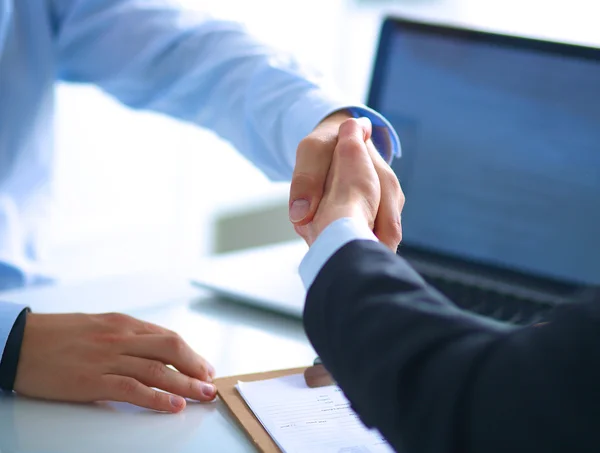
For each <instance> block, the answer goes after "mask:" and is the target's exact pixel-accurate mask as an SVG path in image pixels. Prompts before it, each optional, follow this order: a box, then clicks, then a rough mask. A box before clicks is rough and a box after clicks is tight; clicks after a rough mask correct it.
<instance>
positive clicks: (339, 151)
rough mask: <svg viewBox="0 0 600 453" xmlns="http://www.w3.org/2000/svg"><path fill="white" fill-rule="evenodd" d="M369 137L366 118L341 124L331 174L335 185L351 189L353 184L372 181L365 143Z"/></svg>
mask: <svg viewBox="0 0 600 453" xmlns="http://www.w3.org/2000/svg"><path fill="white" fill-rule="evenodd" d="M370 137H371V122H370V121H369V119H368V118H358V119H349V120H346V121H344V122H343V123H342V125H341V126H340V132H339V136H338V143H337V146H336V149H335V152H334V155H333V162H332V172H333V177H334V181H332V183H333V184H335V183H341V184H343V185H344V186H345V187H348V188H353V187H354V184H355V183H354V182H357V183H359V185H362V184H360V182H363V183H364V182H367V181H369V180H370V179H372V172H373V163H372V159H371V157H370V155H369V150H368V148H367V145H366V141H367V140H368V139H369V138H370Z"/></svg>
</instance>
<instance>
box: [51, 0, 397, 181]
mask: <svg viewBox="0 0 600 453" xmlns="http://www.w3.org/2000/svg"><path fill="white" fill-rule="evenodd" d="M51 4H52V5H53V11H52V13H53V16H54V20H55V22H56V24H57V35H56V36H57V38H56V39H57V53H58V73H59V76H60V77H61V78H62V79H63V80H66V81H71V82H83V83H94V84H96V85H98V86H100V87H101V88H102V89H104V90H105V91H107V92H108V93H110V94H111V95H113V96H114V97H116V98H118V99H119V100H120V101H121V102H123V103H124V104H126V105H128V106H130V107H132V108H136V109H147V110H154V111H157V112H161V113H165V114H168V115H170V116H173V117H176V118H179V119H182V120H184V121H188V122H192V123H194V124H198V125H200V126H202V127H206V128H208V129H211V130H212V131H214V132H215V133H217V134H218V135H219V136H220V137H222V138H224V139H225V140H227V141H229V142H230V143H231V144H232V145H233V146H234V147H235V148H237V149H238V150H239V151H240V152H241V153H242V154H243V155H244V156H245V157H247V158H248V159H249V160H250V161H251V162H253V163H254V164H255V165H256V166H257V167H258V168H260V169H261V170H262V171H263V172H264V173H265V174H266V175H267V176H268V177H270V178H271V179H273V180H289V179H290V178H291V175H292V172H293V167H294V163H295V157H296V149H297V147H298V144H299V142H300V141H301V140H302V139H303V138H304V137H305V136H306V135H308V134H309V133H310V132H311V131H312V130H313V129H314V128H315V127H316V126H317V125H318V124H319V123H320V122H321V121H322V120H323V119H324V118H325V117H327V116H328V115H330V114H331V113H333V112H335V111H338V110H343V109H347V110H350V111H352V112H353V115H355V116H356V115H359V116H360V115H365V116H368V117H369V118H371V121H372V122H373V124H374V126H375V127H374V133H373V139H374V141H375V142H376V146H378V149H379V150H380V152H382V154H383V155H384V157H386V159H387V160H388V161H389V159H391V156H393V155H394V154H395V153H396V154H397V153H399V141H398V138H397V136H396V134H395V132H394V131H393V128H391V126H390V125H389V123H388V122H387V121H386V120H385V119H384V118H383V117H382V116H381V115H379V114H377V113H376V112H373V111H372V110H370V109H368V108H366V107H364V106H361V105H360V103H356V102H353V101H350V100H348V99H346V98H345V97H343V96H341V95H339V94H337V93H335V90H333V89H332V87H329V86H327V87H326V86H325V83H324V80H323V78H322V77H321V76H320V75H319V74H318V73H317V72H315V71H314V70H312V69H310V68H308V67H306V66H303V65H301V64H300V63H299V62H298V61H296V60H295V59H294V58H293V57H291V56H289V55H287V54H285V53H283V52H281V51H278V50H275V49H274V48H272V47H271V46H267V45H265V44H263V43H261V42H259V41H258V40H257V39H255V38H253V37H252V36H251V35H250V34H249V33H248V32H247V31H246V29H245V28H244V27H243V26H241V25H240V24H238V23H235V22H230V21H224V20H218V19H215V18H212V17H210V16H209V15H208V14H206V13H204V12H201V11H196V10H194V9H190V8H188V9H185V7H182V6H181V5H180V3H179V2H177V1H176V0H52V2H51Z"/></svg>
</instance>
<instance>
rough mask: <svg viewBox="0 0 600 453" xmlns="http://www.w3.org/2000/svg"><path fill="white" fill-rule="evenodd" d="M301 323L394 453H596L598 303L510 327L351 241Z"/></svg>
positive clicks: (376, 247) (322, 278)
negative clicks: (537, 322)
mask: <svg viewBox="0 0 600 453" xmlns="http://www.w3.org/2000/svg"><path fill="white" fill-rule="evenodd" d="M304 320H305V327H306V331H307V334H308V336H309V338H310V340H311V342H312V343H313V346H314V347H315V349H316V351H317V352H318V354H319V355H320V357H321V359H322V361H323V363H324V365H325V366H326V368H328V370H329V371H330V372H331V373H332V375H333V377H334V378H335V379H336V381H337V382H338V383H339V385H340V387H341V388H342V389H343V390H344V392H345V393H346V396H347V397H348V399H349V400H350V402H351V403H352V406H353V408H354V409H355V410H356V412H358V414H359V415H360V417H361V418H362V420H363V422H364V423H365V424H366V425H367V426H369V427H376V428H378V429H379V430H380V431H381V433H382V434H383V435H384V436H385V437H386V438H387V439H388V441H389V442H390V443H391V444H392V446H393V447H394V448H395V449H396V450H397V451H401V452H406V453H425V452H427V453H450V452H452V453H516V452H527V453H531V452H541V453H550V452H569V453H571V452H572V453H579V452H596V453H598V452H600V304H599V303H596V304H593V303H588V304H579V305H572V306H569V307H567V308H565V309H563V310H561V311H559V312H557V313H556V314H555V316H554V317H553V319H552V320H551V322H550V323H549V324H547V325H544V326H541V327H522V328H517V327H511V326H508V325H504V324H501V323H497V322H494V321H490V320H488V319H484V318H482V317H478V316H476V315H472V314H469V313H466V312H463V311H461V310H460V309H458V308H457V307H455V306H454V305H453V304H452V303H451V302H450V301H449V300H447V299H446V298H445V297H444V296H443V295H441V294H440V293H439V292H437V291H436V290H435V289H433V288H432V287H430V286H428V285H427V284H426V283H425V282H424V281H423V279H422V278H421V277H420V276H419V275H417V273H416V272H415V271H413V270H412V269H411V268H410V266H409V265H408V264H407V263H406V262H405V261H404V260H402V259H401V258H400V257H398V256H396V255H394V254H392V253H391V252H389V251H388V250H387V249H385V248H384V246H383V245H381V244H378V243H375V242H371V241H354V242H351V243H349V244H347V245H346V246H344V247H343V248H342V249H340V250H339V251H338V252H337V253H336V254H335V255H334V256H333V257H332V258H331V259H330V260H329V261H328V262H327V264H326V265H325V267H324V268H323V269H322V270H321V272H320V273H319V275H318V277H317V279H316V280H315V282H314V284H313V286H312V287H311V289H310V291H309V293H308V296H307V303H306V308H305V317H304Z"/></svg>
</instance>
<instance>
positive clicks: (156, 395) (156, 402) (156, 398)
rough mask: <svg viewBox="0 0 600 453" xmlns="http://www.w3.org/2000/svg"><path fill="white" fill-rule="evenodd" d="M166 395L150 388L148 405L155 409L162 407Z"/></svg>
mask: <svg viewBox="0 0 600 453" xmlns="http://www.w3.org/2000/svg"><path fill="white" fill-rule="evenodd" d="M165 398H166V395H165V394H164V393H162V392H159V391H157V390H152V396H150V406H151V407H153V408H155V409H160V408H162V407H163V406H164V405H165V404H164V403H165Z"/></svg>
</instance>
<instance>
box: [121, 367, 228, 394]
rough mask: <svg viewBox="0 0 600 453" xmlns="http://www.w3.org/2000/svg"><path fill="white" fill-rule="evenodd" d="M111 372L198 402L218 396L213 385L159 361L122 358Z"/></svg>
mask: <svg viewBox="0 0 600 453" xmlns="http://www.w3.org/2000/svg"><path fill="white" fill-rule="evenodd" d="M111 371H112V374H116V375H120V376H126V377H132V378H134V379H135V380H137V381H139V382H141V383H142V384H144V385H146V386H148V387H155V388H158V389H161V390H164V391H166V392H169V393H173V394H175V395H179V396H182V397H184V398H190V399H193V400H196V401H212V400H213V399H215V397H216V395H217V389H216V387H215V386H214V385H213V384H209V383H207V382H202V381H200V380H198V379H194V378H191V377H189V376H186V375H185V374H183V373H180V372H179V371H175V370H173V369H171V368H169V367H167V366H166V365H165V364H164V363H162V362H159V361H158V360H147V359H140V358H138V357H130V356H121V358H120V359H119V361H118V362H117V363H116V364H115V366H114V368H113V369H112V370H111Z"/></svg>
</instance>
